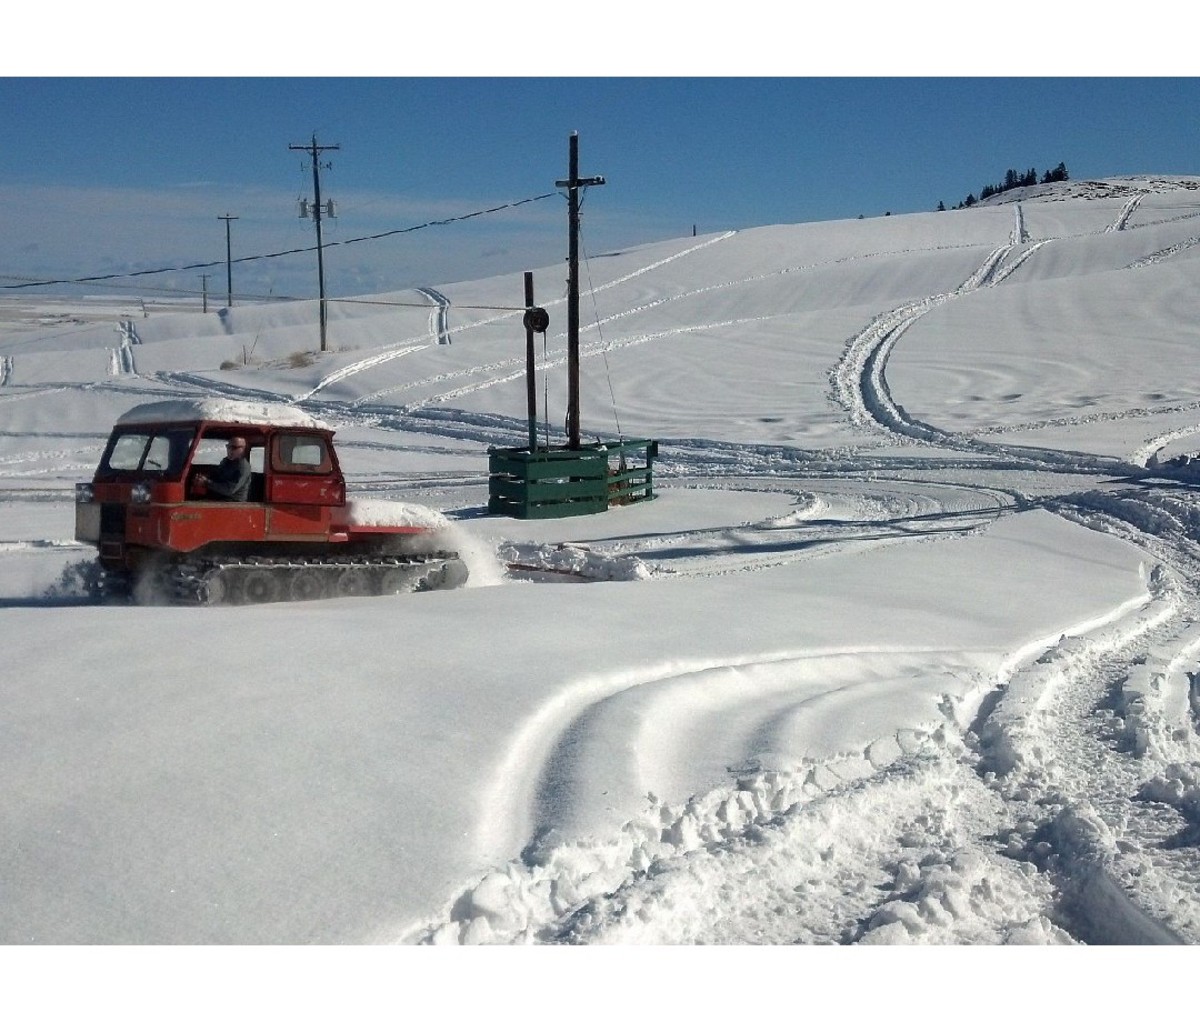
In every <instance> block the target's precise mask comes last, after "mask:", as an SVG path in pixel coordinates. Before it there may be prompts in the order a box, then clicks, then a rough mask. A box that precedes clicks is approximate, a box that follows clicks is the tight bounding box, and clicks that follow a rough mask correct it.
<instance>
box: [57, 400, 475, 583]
mask: <svg viewBox="0 0 1200 1022" xmlns="http://www.w3.org/2000/svg"><path fill="white" fill-rule="evenodd" d="M234 438H238V439H241V440H244V441H245V443H246V445H247V447H248V459H247V460H248V464H249V467H250V473H249V476H250V479H249V490H248V492H247V493H246V494H245V499H238V500H233V499H221V498H219V495H218V494H217V493H216V492H215V487H214V488H213V490H210V489H209V487H208V485H207V483H208V481H209V480H211V479H212V478H213V477H214V475H216V474H218V472H219V465H220V464H221V461H222V458H223V457H224V455H225V453H226V445H227V444H228V443H229V442H230V441H231V440H233V439H234ZM446 525H447V522H446V520H445V519H444V518H443V517H442V516H441V515H440V514H439V513H437V512H435V511H431V510H429V509H427V508H422V507H416V506H414V505H410V504H397V503H392V502H389V501H355V500H347V498H346V482H345V478H344V476H343V475H342V470H341V467H340V466H339V463H338V458H337V453H336V451H335V450H334V445H333V430H331V429H330V428H329V427H328V426H326V425H325V424H323V423H321V422H319V421H318V420H316V419H314V418H312V417H310V416H308V415H306V414H304V413H302V412H300V411H298V410H295V409H292V408H289V407H286V406H284V407H280V406H275V405H265V404H255V403H251V402H243V401H225V400H200V401H161V402H155V403H151V404H145V405H139V406H138V407H136V408H134V409H132V410H131V411H129V412H127V413H126V414H125V415H123V416H121V417H120V418H119V419H118V420H117V422H116V425H115V426H114V428H113V431H112V434H111V436H110V437H109V439H108V444H107V445H106V447H105V449H104V454H103V456H102V457H101V459H100V464H99V466H98V467H97V469H96V472H95V475H94V476H93V478H92V481H91V482H90V483H81V484H79V485H78V486H77V487H76V494H75V538H76V539H77V540H79V541H82V542H86V543H91V544H93V545H95V546H96V548H97V551H98V554H99V564H100V566H101V567H102V569H103V572H102V574H103V579H102V582H101V583H100V586H101V588H102V590H103V591H104V592H106V593H131V594H136V595H138V596H147V597H149V598H166V599H168V600H171V601H173V602H183V603H210V604H212V603H233V604H243V603H272V602H278V601H285V600H315V599H326V598H330V597H336V596H371V595H386V594H390V593H396V592H403V591H411V590H425V589H443V588H453V587H456V586H460V585H462V584H463V583H464V582H465V581H466V578H467V569H466V566H465V565H464V564H463V562H462V560H461V558H460V557H459V555H458V554H457V553H456V552H455V551H453V550H452V549H448V548H447V547H448V544H447V543H446Z"/></svg>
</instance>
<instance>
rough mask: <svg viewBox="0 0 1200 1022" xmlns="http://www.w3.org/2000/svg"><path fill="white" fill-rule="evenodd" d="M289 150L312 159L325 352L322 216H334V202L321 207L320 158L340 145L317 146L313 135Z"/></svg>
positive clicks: (304, 206)
mask: <svg viewBox="0 0 1200 1022" xmlns="http://www.w3.org/2000/svg"><path fill="white" fill-rule="evenodd" d="M288 148H289V149H300V150H302V151H304V152H306V153H308V154H309V155H310V156H311V157H312V173H313V204H312V218H313V220H315V221H316V224H317V289H318V291H319V293H320V299H321V302H320V309H321V312H320V317H321V350H322V351H324V350H325V325H326V322H327V320H328V314H327V310H326V307H325V257H324V254H323V252H322V250H321V214H322V213H325V214H326V215H328V216H333V200H332V199H330V200H329V205H328V208H327V209H323V208H322V206H321V164H320V160H319V157H320V155H321V153H323V152H325V151H326V150H328V149H340V148H341V146H340V145H317V136H316V135H313V137H312V142H310V143H309V144H308V145H290V146H288ZM308 215H309V206H308V203H307V202H304V201H303V200H301V202H300V216H301V217H304V218H307V217H308Z"/></svg>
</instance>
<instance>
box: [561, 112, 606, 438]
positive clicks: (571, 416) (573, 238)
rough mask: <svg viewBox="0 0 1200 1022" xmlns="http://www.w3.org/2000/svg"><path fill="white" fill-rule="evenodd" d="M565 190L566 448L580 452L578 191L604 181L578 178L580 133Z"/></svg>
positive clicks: (573, 142) (573, 135) (573, 143)
mask: <svg viewBox="0 0 1200 1022" xmlns="http://www.w3.org/2000/svg"><path fill="white" fill-rule="evenodd" d="M568 174H569V177H568V178H567V180H566V181H555V182H554V185H555V187H556V188H566V189H567V447H568V448H570V449H571V450H573V451H577V450H579V435H580V428H579V189H580V188H585V187H587V186H588V185H602V184H604V178H602V177H587V178H581V177H580V176H579V132H577V131H573V132H571V151H570V161H569V164H568Z"/></svg>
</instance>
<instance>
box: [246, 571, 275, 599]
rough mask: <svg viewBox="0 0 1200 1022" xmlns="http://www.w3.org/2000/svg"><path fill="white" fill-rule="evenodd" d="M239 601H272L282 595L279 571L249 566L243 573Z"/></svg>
mask: <svg viewBox="0 0 1200 1022" xmlns="http://www.w3.org/2000/svg"><path fill="white" fill-rule="evenodd" d="M240 589H241V592H240V596H241V599H240V600H238V601H237V602H239V603H274V602H276V601H277V600H280V599H281V598H282V597H283V592H282V590H283V586H282V585H281V584H280V578H279V573H278V572H276V571H272V570H271V569H270V568H251V569H250V570H249V571H246V572H245V573H244V576H243V578H242V584H241V587H240Z"/></svg>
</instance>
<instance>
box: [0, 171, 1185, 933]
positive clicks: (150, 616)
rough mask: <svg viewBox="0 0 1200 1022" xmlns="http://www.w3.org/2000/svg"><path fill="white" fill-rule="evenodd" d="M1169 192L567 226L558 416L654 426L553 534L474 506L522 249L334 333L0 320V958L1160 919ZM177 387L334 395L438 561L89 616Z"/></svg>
mask: <svg viewBox="0 0 1200 1022" xmlns="http://www.w3.org/2000/svg"><path fill="white" fill-rule="evenodd" d="M1197 188H1200V179H1197V178H1165V177H1153V176H1146V177H1137V178H1120V179H1114V180H1110V181H1101V182H1065V183H1061V184H1058V185H1053V186H1050V185H1046V186H1036V187H1033V188H1030V189H1024V190H1019V191H1021V192H1022V193H1023V194H1017V193H1016V192H1010V193H1005V194H1004V195H1002V196H997V197H996V198H994V199H993V200H991V201H989V202H988V203H981V204H979V205H977V206H975V207H973V208H971V209H968V210H957V211H951V212H942V213H930V214H922V215H911V216H891V217H883V218H876V219H868V220H855V221H845V222H836V223H814V224H799V225H791V226H776V227H767V228H759V229H754V230H746V231H741V232H729V233H722V234H714V235H707V236H701V237H693V238H683V239H678V240H673V241H667V242H662V243H658V244H654V245H650V246H644V247H639V248H636V249H631V250H628V251H621V252H612V253H604V254H602V255H593V256H592V257H591V258H590V259H589V260H588V261H587V263H586V266H585V269H584V274H583V280H584V283H585V286H586V287H587V293H586V294H585V296H584V301H583V317H582V318H583V330H582V348H583V374H584V379H583V394H582V408H583V428H584V433H585V435H586V436H587V437H588V438H591V437H593V436H599V437H603V438H611V437H616V436H627V437H629V436H633V437H652V438H657V439H658V440H659V442H660V449H661V461H660V462H659V463H658V465H657V488H658V492H659V496H658V499H656V500H654V501H652V502H648V503H643V504H636V505H632V506H629V507H624V508H617V509H613V510H611V511H609V512H608V513H606V514H602V515H596V516H589V517H583V518H575V519H563V520H551V521H537V522H526V521H516V520H511V519H506V518H495V517H489V516H488V515H487V514H486V513H485V508H486V504H487V475H486V474H487V448H488V446H489V445H501V446H518V445H521V444H523V443H524V442H525V438H526V429H527V424H526V420H525V417H524V415H525V379H524V332H523V329H522V327H521V315H522V309H521V306H522V304H523V299H522V290H521V276H520V269H521V268H518V269H517V270H516V271H514V273H513V274H512V275H511V276H506V277H500V278H495V279H490V280H484V281H477V282H469V283H457V284H439V285H438V286H437V287H436V288H428V289H421V290H412V291H402V292H396V293H392V294H386V295H373V296H364V297H363V298H361V299H360V300H357V301H337V302H334V303H332V305H331V311H330V322H329V350H328V351H325V352H320V351H318V350H317V349H318V333H317V315H316V308H315V303H312V302H296V303H281V304H273V305H261V306H243V307H235V308H233V309H228V310H221V311H220V312H217V311H210V312H209V313H207V314H203V313H201V312H199V311H196V310H191V311H189V310H182V309H181V310H176V311H164V310H162V309H161V308H159V307H147V308H146V309H145V310H144V309H143V307H142V306H141V304H140V303H139V302H137V301H136V300H130V301H128V302H124V303H122V302H120V301H116V300H112V299H109V300H105V301H103V302H100V301H96V302H88V301H80V300H73V301H66V300H63V301H52V300H50V299H44V300H42V299H34V298H32V297H31V296H30V295H28V294H25V295H23V296H22V297H21V298H20V299H16V298H13V299H8V300H5V301H4V302H0V621H2V622H3V626H4V634H5V646H6V669H5V671H4V673H3V675H2V676H0V693H2V696H3V702H4V705H5V707H6V713H5V716H4V721H3V741H2V742H0V773H2V774H3V776H4V777H5V778H6V782H7V783H6V785H5V787H4V792H3V794H2V795H0V829H2V830H3V832H4V833H5V834H6V835H7V837H8V841H7V842H6V848H5V851H4V854H3V856H2V857H0V881H2V884H3V888H4V891H5V897H4V898H3V899H0V939H3V940H4V941H5V942H6V943H10V944H23V943H51V944H72V943H82V944H96V943H99V944H110V943H167V944H171V943H184V944H194V943H226V944H246V943H251V944H257V943H286V944H294V943H392V942H397V943H405V942H409V943H413V942H431V943H458V942H462V943H481V942H485V943H486V942H497V943H524V942H564V943H585V944H587V943H591V944H599V943H660V944H664V943H668V944H669V943H726V944H762V943H807V944H817V943H926V944H929V943H943V944H973V943H985V944H998V943H1034V944H1039V943H1040V944H1069V943H1186V944H1190V943H1196V942H1197V941H1198V940H1200V891H1198V890H1197V886H1196V879H1195V878H1196V875H1197V867H1198V866H1200V850H1198V843H1200V767H1198V766H1197V764H1198V763H1200V735H1198V734H1197V722H1198V715H1200V694H1198V687H1197V685H1198V683H1197V681H1196V679H1197V677H1198V676H1200V668H1198V667H1197V660H1198V658H1200V623H1198V622H1197V620H1196V612H1195V608H1196V605H1197V604H1196V601H1197V597H1198V596H1200V499H1198V497H1197V491H1196V489H1195V487H1194V485H1193V483H1192V482H1191V481H1190V480H1189V479H1187V478H1179V477H1178V475H1176V476H1172V475H1170V474H1169V473H1165V474H1164V471H1163V469H1162V466H1163V465H1164V463H1166V462H1167V461H1168V460H1169V459H1170V458H1171V457H1173V456H1175V455H1178V454H1182V453H1185V452H1189V451H1191V450H1194V449H1195V448H1197V447H1200V439H1198V438H1197V436H1196V434H1197V433H1200V380H1197V379H1195V378H1194V377H1193V375H1192V374H1191V372H1190V370H1191V368H1192V367H1193V366H1194V365H1195V353H1196V349H1197V346H1198V345H1200V328H1198V327H1197V323H1200V289H1198V288H1197V286H1196V284H1197V274H1198V272H1200V262H1198V261H1197V259H1198V256H1200V194H1198V193H1197ZM431 283H434V282H431ZM535 287H536V289H537V299H538V303H539V304H542V305H544V306H545V307H546V308H547V310H548V311H549V314H550V317H551V328H550V331H549V333H548V334H547V339H546V343H545V345H544V347H543V346H542V345H541V344H540V342H539V349H538V358H539V366H538V370H539V376H538V385H537V386H538V393H539V396H540V397H541V398H542V399H543V400H544V404H545V410H544V413H543V417H542V421H541V422H539V430H540V431H543V432H544V434H545V435H547V436H548V437H549V439H550V440H551V442H553V443H561V442H562V440H563V433H562V424H563V420H564V414H565V387H566V381H565V357H566V355H565V342H564V336H565V320H566V314H565V302H564V296H563V283H562V269H561V267H552V268H548V269H543V270H538V271H536V272H535ZM206 396H208V397H219V398H243V399H251V400H254V401H264V400H277V401H279V402H282V403H284V404H288V405H291V406H293V407H295V408H297V409H299V410H301V411H304V412H307V413H309V414H312V415H315V416H317V417H319V418H320V419H322V420H324V421H326V422H328V423H330V424H331V425H332V426H334V427H335V428H336V429H337V439H338V441H339V443H340V445H341V451H342V460H343V466H344V467H345V468H346V470H347V472H348V476H349V480H350V484H351V489H352V491H353V494H354V495H355V496H356V497H358V498H361V499H384V498H386V499H393V500H402V501H406V502H413V503H418V504H422V505H427V506H429V507H432V508H436V509H439V510H441V511H443V512H444V513H445V514H446V515H447V516H448V517H449V518H450V519H451V520H452V522H453V523H454V529H455V531H456V533H457V536H458V541H459V542H460V544H461V546H462V549H463V550H464V554H465V556H466V557H467V559H468V561H469V563H470V565H471V568H472V582H471V584H470V585H468V587H466V588H464V589H460V590H455V591H450V592H436V593H427V594H418V595H412V596H405V597H394V598H377V599H361V598H359V599H353V598H351V599H342V600H334V601H329V602H324V603H308V604H290V605H266V606H259V607H251V608H221V607H216V608H202V609H192V608H186V607H159V606H129V605H112V604H109V605H105V604H98V603H92V602H89V601H88V600H87V599H86V598H84V597H82V596H81V595H80V594H79V591H78V590H77V589H76V588H73V586H72V579H73V578H75V577H77V575H78V571H79V567H80V565H82V564H84V563H86V562H87V560H88V559H89V557H90V552H89V551H88V549H86V548H84V547H81V546H79V545H77V544H75V543H74V541H73V506H72V503H71V500H72V492H73V486H74V484H75V483H76V482H78V481H82V480H85V479H88V478H90V475H91V472H92V471H93V469H94V467H95V464H96V462H97V460H98V458H99V455H100V452H101V450H102V447H103V443H104V440H105V437H106V436H107V434H108V431H109V429H110V428H111V425H112V423H113V422H114V421H115V420H116V419H117V417H118V416H119V415H121V414H122V413H124V412H126V411H127V410H128V409H130V408H131V407H133V406H134V405H136V404H139V403H142V402H147V401H154V400H177V399H185V398H189V399H190V398H197V397H206ZM514 563H520V564H522V565H524V566H525V567H527V568H528V567H539V568H542V569H552V570H544V571H542V572H541V573H540V574H537V573H534V572H530V571H517V570H513V569H511V568H510V567H509V565H511V564H514ZM556 578H557V579H570V580H573V581H579V580H581V579H582V580H589V579H590V580H609V581H594V582H593V584H575V585H568V586H563V585H554V584H550V583H549V582H548V581H546V580H551V579H556ZM534 579H538V580H537V581H535V580H534Z"/></svg>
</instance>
